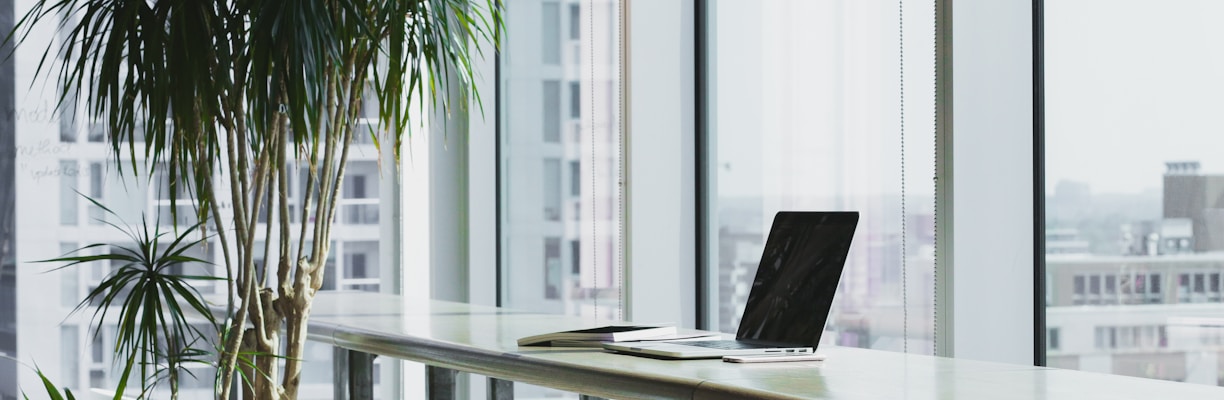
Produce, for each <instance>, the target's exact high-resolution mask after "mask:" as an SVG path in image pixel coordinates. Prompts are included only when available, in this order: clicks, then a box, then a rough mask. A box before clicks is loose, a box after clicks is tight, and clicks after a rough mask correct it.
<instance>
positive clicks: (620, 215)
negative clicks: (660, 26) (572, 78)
mask: <svg viewBox="0 0 1224 400" xmlns="http://www.w3.org/2000/svg"><path fill="white" fill-rule="evenodd" d="M616 4H617V5H619V4H620V3H619V2H618V3H616ZM615 10H616V28H615V30H616V32H617V34H616V51H617V52H618V53H617V54H618V57H616V76H617V80H616V119H615V120H613V121H615V122H616V126H617V127H618V128H621V129H620V130H618V131H617V132H616V133H619V134H620V135H619V137H618V140H617V141H616V180H617V184H616V209H617V217H616V235H617V236H616V237H617V240H616V254H617V255H618V256H617V259H618V262H617V270H616V274H617V279H618V280H619V282H620V285H621V286H622V287H623V286H624V285H625V148H624V146H625V140H624V139H625V136H624V130H623V129H624V126H623V125H622V121H621V118H622V117H623V116H624V115H625V114H624V113H625V94H624V86H623V85H624V84H625V82H624V72H625V71H624V68H625V67H624V62H623V58H621V57H619V55H620V54H621V53H619V52H621V51H624V47H623V46H624V42H623V35H624V32H623V31H621V28H623V27H624V26H625V13H624V9H621V8H615ZM616 296H617V297H616V300H617V301H618V303H617V307H616V319H617V320H620V319H621V318H622V317H621V314H622V313H623V311H624V308H625V291H624V290H621V288H617V290H616Z"/></svg>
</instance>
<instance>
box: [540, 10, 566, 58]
mask: <svg viewBox="0 0 1224 400" xmlns="http://www.w3.org/2000/svg"><path fill="white" fill-rule="evenodd" d="M560 7H561V6H560V5H559V4H557V3H556V2H544V3H541V4H540V24H539V29H540V39H541V42H540V57H541V60H542V61H543V62H544V64H546V65H557V64H561V8H560Z"/></svg>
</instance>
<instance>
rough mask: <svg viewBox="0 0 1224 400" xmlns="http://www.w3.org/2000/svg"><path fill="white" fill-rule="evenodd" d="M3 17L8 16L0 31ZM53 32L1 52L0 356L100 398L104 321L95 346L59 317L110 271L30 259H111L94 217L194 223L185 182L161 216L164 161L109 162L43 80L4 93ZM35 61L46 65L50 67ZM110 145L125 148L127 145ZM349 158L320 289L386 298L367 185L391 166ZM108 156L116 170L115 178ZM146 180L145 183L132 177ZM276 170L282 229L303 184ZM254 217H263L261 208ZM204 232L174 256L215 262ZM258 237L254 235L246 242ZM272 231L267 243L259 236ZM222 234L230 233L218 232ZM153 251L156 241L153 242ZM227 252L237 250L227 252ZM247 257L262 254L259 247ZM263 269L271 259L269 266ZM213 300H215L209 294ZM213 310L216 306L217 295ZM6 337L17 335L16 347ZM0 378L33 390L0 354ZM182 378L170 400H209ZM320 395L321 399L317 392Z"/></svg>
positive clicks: (380, 223) (105, 374) (6, 386)
mask: <svg viewBox="0 0 1224 400" xmlns="http://www.w3.org/2000/svg"><path fill="white" fill-rule="evenodd" d="M29 6H30V4H24V5H19V6H17V9H15V10H14V9H13V7H12V4H9V9H10V10H9V12H8V14H4V15H6V16H11V15H9V14H14V13H16V14H17V15H20V14H23V13H24V12H25V11H26V10H25V9H24V8H28V7H29ZM11 22H12V21H11V19H10V20H9V23H10V25H11ZM0 25H3V24H0ZM54 25H55V24H54V23H52V24H51V25H48V26H54ZM57 36H58V37H59V38H61V39H62V38H63V37H64V36H63V35H56V34H55V33H54V32H53V31H52V30H36V31H35V32H33V33H32V34H31V35H30V36H29V37H27V38H26V41H25V44H24V45H22V46H20V47H19V48H17V50H16V52H15V54H14V56H13V57H11V58H8V59H7V60H4V61H0V82H8V83H9V85H8V86H4V85H2V84H0V86H4V87H6V88H7V93H5V92H4V91H0V109H3V110H6V112H8V114H6V115H8V116H9V117H11V118H6V119H3V120H0V355H4V356H7V357H12V358H15V359H18V360H26V361H36V362H37V363H38V365H39V366H40V367H41V368H42V369H43V370H44V371H47V372H48V373H49V374H50V375H51V377H52V378H53V379H54V380H56V381H57V382H56V383H57V384H60V385H63V386H68V387H69V388H70V389H72V390H73V391H74V392H77V393H78V394H79V393H86V394H88V393H89V389H90V385H93V387H96V388H97V389H99V390H103V391H105V390H107V389H113V388H114V387H115V384H116V382H115V380H116V379H115V377H116V376H117V373H119V372H121V368H122V367H120V368H119V371H116V370H115V369H114V368H112V367H113V366H114V364H112V363H111V361H113V360H112V358H114V357H113V353H114V352H113V347H114V342H113V340H114V338H115V334H114V332H115V326H114V324H113V323H107V324H106V325H107V326H103V327H102V328H101V331H102V332H103V335H102V336H101V337H99V338H98V339H97V340H95V339H94V336H93V335H92V331H91V329H90V328H89V325H88V321H89V316H90V315H93V312H94V310H93V309H92V307H93V306H96V303H95V304H93V305H92V306H91V305H87V307H86V308H87V309H85V310H81V311H80V312H79V313H77V314H75V315H72V316H71V317H70V316H69V314H70V312H71V311H72V310H73V308H74V307H76V305H77V304H78V303H79V302H80V301H81V300H83V295H84V294H85V293H88V292H89V291H90V290H92V289H94V288H97V287H98V286H99V282H100V281H101V280H102V279H103V278H105V277H106V276H107V275H108V274H109V273H110V272H111V271H113V270H115V269H117V268H118V267H119V266H120V265H121V264H120V263H117V262H116V263H113V264H108V263H86V264H82V265H76V266H71V267H68V268H64V269H61V270H58V271H55V272H52V273H46V271H47V270H49V269H51V268H54V267H58V266H59V265H55V264H45V263H30V261H34V260H44V259H51V258H55V257H59V256H61V255H64V254H65V253H66V252H67V251H69V250H74V249H76V248H78V247H79V246H86V245H91V244H95V243H106V244H109V245H108V246H104V247H98V248H93V249H90V250H87V251H86V252H83V253H82V254H80V255H97V254H103V253H105V252H114V251H118V250H117V248H116V247H112V246H115V245H119V246H129V247H130V246H131V243H130V242H127V238H126V237H125V236H124V235H122V234H121V233H120V232H118V231H117V230H115V228H113V227H111V226H109V225H106V224H103V223H102V221H100V220H101V219H105V222H111V223H115V224H117V225H120V226H128V225H132V226H135V227H139V226H140V225H141V223H142V218H147V221H148V222H149V223H150V224H153V223H155V221H156V222H159V223H161V224H162V225H164V226H162V227H161V228H162V230H161V231H160V232H162V233H167V232H173V231H172V230H171V229H166V228H167V226H169V225H171V224H172V223H174V222H178V223H179V227H180V228H182V227H185V226H187V225H188V224H189V223H194V222H196V221H195V218H194V216H195V215H194V210H193V206H194V205H195V202H196V200H195V199H194V198H193V196H192V194H191V193H192V192H191V191H190V190H188V188H187V187H186V185H180V186H179V187H178V188H177V190H178V193H177V195H178V198H177V200H178V201H177V204H176V206H175V207H173V208H172V207H171V206H170V197H171V196H170V194H171V192H170V187H169V178H168V175H167V174H166V173H165V165H164V164H158V163H156V161H155V160H154V164H145V160H144V158H145V157H144V151H143V148H138V149H137V150H136V152H135V154H136V155H135V157H136V158H137V160H135V162H133V160H132V159H131V157H132V155H131V154H128V153H127V152H124V153H121V154H119V155H118V160H116V157H115V154H114V153H113V152H112V148H111V146H109V144H104V143H105V142H106V140H107V138H106V133H107V132H106V127H105V124H104V123H102V122H99V121H98V120H94V119H92V118H90V116H88V115H85V111H87V109H86V108H85V107H84V100H85V98H84V97H82V98H79V99H78V98H74V97H73V94H72V93H69V95H68V97H67V98H66V99H65V102H66V103H65V105H64V106H63V107H60V108H55V105H56V103H57V101H58V100H59V98H60V96H59V95H60V93H59V92H58V91H56V90H55V89H56V88H55V85H54V83H47V84H45V85H44V84H42V83H40V84H37V85H29V84H27V83H28V82H25V83H18V84H16V85H12V84H11V83H13V82H14V76H15V75H14V74H15V70H33V69H34V68H35V67H36V66H37V63H38V60H39V58H40V57H41V56H42V54H43V52H44V51H47V50H48V49H50V51H57V47H58V46H57V45H55V44H53V41H54V39H55V38H56V37H57ZM48 61H49V62H50V61H54V58H53V59H52V60H48ZM49 69H54V68H49ZM44 72H46V71H44ZM51 75H52V76H51V77H50V78H51V79H52V80H54V76H53V75H54V74H51ZM29 78H30V77H28V76H27V77H25V78H21V79H26V80H28V79H29ZM18 80H20V79H18ZM81 93H82V94H83V96H85V95H88V93H89V90H88V89H85V90H83V91H82V92H81ZM370 97H371V98H369V99H367V101H366V104H367V105H368V110H367V113H366V115H367V116H370V115H373V111H376V107H377V102H376V101H371V100H374V97H375V96H373V95H371V96H370ZM134 128H135V129H136V130H137V132H142V131H143V129H144V126H143V124H141V123H137V125H136V126H135V127H134ZM358 129H363V128H361V127H359V128H358ZM357 133H358V138H361V137H366V136H368V133H367V132H366V131H359V132H357ZM142 140H143V139H141V138H137V143H136V146H138V147H140V146H142V145H143V143H142ZM121 146H122V147H124V148H126V146H127V144H126V143H123V144H121ZM352 150H353V151H350V152H348V162H349V163H348V165H347V168H346V171H347V173H348V175H347V176H346V178H345V179H344V185H343V187H342V188H341V190H342V195H341V196H339V197H341V198H340V200H339V204H338V207H337V209H336V210H335V211H336V213H335V216H334V224H335V225H334V226H335V228H334V229H333V231H332V232H333V235H332V239H333V240H334V242H333V244H332V246H331V256H330V258H329V261H328V270H327V273H328V274H327V277H326V278H325V282H326V284H327V285H329V286H328V288H336V289H358V290H375V291H377V290H384V291H391V290H392V289H393V288H394V287H396V286H397V285H388V284H384V282H383V281H382V278H383V277H386V276H395V275H393V274H390V273H388V272H387V271H388V270H389V269H390V268H398V267H399V265H394V266H392V265H389V263H384V262H382V260H383V258H382V257H381V256H382V254H381V252H380V250H381V249H386V248H388V247H386V246H380V244H381V243H382V240H383V239H382V238H387V240H395V239H393V238H395V237H397V236H398V235H387V234H385V233H387V232H390V229H393V227H394V225H393V224H392V222H391V221H387V219H382V218H380V216H379V210H380V207H382V206H384V204H383V203H382V198H381V197H382V196H380V195H381V194H382V191H380V187H383V185H384V184H386V185H392V184H395V179H397V177H398V171H397V170H396V169H395V165H394V163H384V164H385V168H383V169H382V171H381V173H380V165H379V158H378V157H379V153H378V152H377V151H374V150H373V149H372V148H371V147H369V146H365V147H364V148H353V149H352ZM223 152H224V151H223ZM292 153H296V152H291V154H292ZM116 161H118V162H121V163H123V164H122V167H123V168H122V170H120V168H119V164H116ZM133 164H134V165H133ZM221 164H225V163H224V162H222V163H221ZM133 169H136V170H139V171H140V174H139V176H133V175H132V172H133ZM150 170H151V171H150ZM303 171H305V170H304V169H303ZM148 172H151V174H146V173H148ZM215 172H217V173H218V174H217V175H216V177H217V178H220V177H221V176H222V174H220V173H221V172H223V171H215ZM289 175H290V177H289V180H290V181H289V182H287V183H288V186H289V191H288V192H289V193H288V197H289V199H288V200H289V209H290V214H291V215H293V217H294V218H293V221H294V223H295V224H296V223H298V222H300V221H298V220H299V219H300V217H299V216H298V215H300V211H301V210H300V208H298V207H297V205H299V204H302V199H303V198H304V197H305V195H306V194H305V193H303V192H304V191H305V189H304V185H303V184H302V183H304V180H299V178H300V176H299V174H298V173H291V174H289ZM218 181H219V179H218ZM414 190H424V188H414ZM78 192H79V194H78ZM83 196H89V197H90V198H92V199H94V200H97V201H98V202H99V203H101V204H102V205H104V206H105V207H106V208H110V209H111V210H113V211H114V212H115V213H116V214H118V215H119V217H120V218H113V217H111V216H109V214H107V213H106V212H105V210H103V208H101V207H98V206H96V205H94V204H92V203H90V202H89V201H87V200H85V199H83V198H82V197H83ZM221 197H222V200H221V201H220V203H222V204H219V205H218V207H217V209H218V210H219V212H220V213H222V214H223V216H228V215H226V214H229V213H232V212H233V211H234V207H233V204H232V203H233V202H232V201H231V200H230V194H229V193H228V192H223V193H221ZM264 211H269V210H268V209H267V208H265V209H264ZM294 211H297V213H294ZM172 214H177V217H178V219H177V221H176V220H175V219H174V218H171V215H172ZM278 214H279V210H270V212H265V213H264V215H261V216H260V218H259V221H260V222H266V221H268V220H269V217H271V218H272V219H273V220H275V218H278ZM396 214H398V213H396ZM308 218H310V221H312V222H314V220H315V218H314V217H313V216H311V217H308ZM120 219H122V221H120ZM384 223H385V224H384ZM228 228H229V229H234V226H233V225H232V224H231V225H228ZM298 228H300V226H299V225H294V226H293V228H292V234H293V235H295V237H296V234H297V232H298ZM208 233H209V234H210V235H213V237H214V239H210V240H209V241H208V243H206V246H204V247H197V248H193V249H191V250H189V251H188V252H186V253H184V254H183V255H185V256H190V257H197V258H201V259H203V260H206V261H210V262H212V263H213V264H223V263H222V261H221V260H222V254H221V253H220V251H221V246H219V244H218V242H217V241H216V240H215V234H216V232H215V231H214V230H213V228H212V227H209V232H208ZM172 235H173V233H167V236H165V238H172V237H173V236H172ZM263 236H264V235H263V231H262V230H260V231H259V234H258V237H261V238H262V237H263ZM276 236H279V235H274V236H273V237H276ZM197 237H198V236H194V237H192V238H193V239H194V238H197ZM230 237H231V239H232V238H233V236H232V235H230ZM165 244H167V243H166V242H163V243H162V245H163V246H164V245H165ZM295 246H296V243H295ZM396 247H398V246H393V247H391V248H396ZM260 249H262V247H260ZM231 250H232V251H234V252H235V253H236V251H237V250H235V249H233V247H231ZM272 252H276V250H273V251H272ZM257 253H259V254H260V257H262V255H263V252H262V250H261V251H257ZM341 256H343V258H341ZM272 257H278V256H277V255H272ZM387 259H390V257H387ZM275 261H279V260H272V261H271V262H275ZM259 262H260V263H265V260H262V258H261V259H260V260H259ZM61 265H62V264H61ZM341 267H343V268H341ZM166 271H167V272H173V273H182V274H190V275H211V276H224V275H225V270H224V268H223V267H221V266H219V265H203V264H202V263H188V264H182V265H175V266H170V267H168V268H167V269H166ZM193 286H194V288H195V289H197V290H199V291H200V292H201V293H202V294H204V295H205V296H209V297H210V298H212V299H214V300H215V299H217V298H222V299H223V298H224V295H223V292H224V284H223V283H217V282H213V281H196V282H193ZM218 294H221V295H222V296H221V297H216V295H218ZM120 302H121V301H120ZM218 304H224V300H222V301H221V302H220V303H218ZM18 311H20V312H18ZM82 317H84V318H82ZM56 332H58V333H59V335H58V336H57V335H56ZM18 337H22V338H23V339H22V340H21V342H20V347H18V341H17V339H16V338H18ZM208 337H215V335H208ZM324 347H326V346H324ZM202 348H203V349H205V350H212V346H211V345H210V344H207V343H203V344H202ZM326 350H327V354H330V347H326ZM312 361H317V360H312ZM308 365H309V366H308V367H307V368H308V370H307V371H306V372H305V373H304V375H307V376H324V377H328V379H327V380H323V381H318V382H323V383H325V382H330V376H331V372H330V369H331V367H330V363H328V362H327V360H326V359H322V362H311V363H308ZM311 366H316V367H315V368H316V370H318V367H321V368H323V369H321V370H318V371H322V373H316V372H318V371H312V370H310V368H312V367H311ZM0 371H4V372H3V373H0V398H5V399H7V398H19V397H20V396H19V393H18V392H17V388H18V382H17V381H15V380H14V379H18V378H17V376H19V375H20V376H21V378H20V379H22V381H21V382H20V383H22V384H23V385H25V386H26V388H27V389H29V388H30V386H29V385H28V384H29V383H33V382H36V381H32V380H30V378H31V377H32V375H33V373H32V372H30V371H29V369H27V368H25V367H20V366H17V365H16V364H13V363H11V362H10V359H6V358H4V357H0ZM192 371H193V372H194V373H195V375H196V376H198V377H199V378H200V379H199V380H194V379H187V381H186V382H183V383H184V385H185V387H186V388H189V389H190V390H191V393H184V396H183V398H207V397H210V396H212V389H211V384H212V378H213V375H214V373H213V372H212V371H209V370H207V369H206V367H192ZM10 372H11V373H10ZM311 374H314V375H311ZM61 380H62V382H60V381H61ZM136 383H138V382H136V381H135V380H133V381H132V382H129V387H128V389H129V390H128V395H132V390H131V388H132V387H133V386H135V384H136ZM313 387H316V388H317V387H318V386H317V385H316V386H313ZM168 389H169V388H168V387H167V386H165V385H162V389H160V390H161V391H159V392H157V393H153V394H149V395H148V396H146V397H148V398H169V395H168ZM326 393H330V388H329V389H327V391H326ZM13 396H16V397H13Z"/></svg>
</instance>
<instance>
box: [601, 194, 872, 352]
mask: <svg viewBox="0 0 1224 400" xmlns="http://www.w3.org/2000/svg"><path fill="white" fill-rule="evenodd" d="M858 217H859V215H858V212H779V213H778V214H777V215H775V216H774V221H773V227H772V228H771V229H770V230H769V238H768V239H766V240H765V251H764V254H762V255H761V264H760V265H759V266H758V267H757V273H756V279H754V280H753V282H752V291H751V292H749V294H748V303H747V305H746V306H745V307H744V315H743V318H742V319H741V320H740V326H739V331H737V332H736V335H735V340H709V341H683V342H651V343H621V344H616V343H605V344H604V345H603V347H604V348H605V349H608V350H614V351H617V352H621V353H629V354H636V355H644V356H647V357H658V358H673V359H686V358H720V357H723V356H741V355H770V354H778V355H784V354H787V353H792V354H793V353H812V352H813V351H815V349H816V345H817V344H818V343H820V334H821V333H822V332H824V326H825V319H827V318H828V317H829V308H830V307H831V306H832V305H833V295H834V294H835V293H836V292H837V282H838V280H839V279H841V273H842V267H843V266H844V265H845V263H846V255H847V254H848V253H849V251H850V242H851V240H852V239H853V238H854V228H855V227H856V226H857V225H858Z"/></svg>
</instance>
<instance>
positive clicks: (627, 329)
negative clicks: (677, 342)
mask: <svg viewBox="0 0 1224 400" xmlns="http://www.w3.org/2000/svg"><path fill="white" fill-rule="evenodd" d="M675 334H676V327H674V326H624V325H611V326H601V327H598V328H590V329H578V330H573V331H563V332H552V333H545V334H542V335H535V336H528V337H525V338H522V339H519V340H518V345H519V346H548V345H551V344H552V342H554V341H560V342H575V341H582V342H623V341H629V340H642V339H646V338H651V337H656V336H668V335H675Z"/></svg>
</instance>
